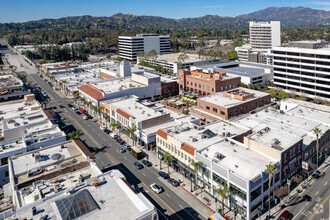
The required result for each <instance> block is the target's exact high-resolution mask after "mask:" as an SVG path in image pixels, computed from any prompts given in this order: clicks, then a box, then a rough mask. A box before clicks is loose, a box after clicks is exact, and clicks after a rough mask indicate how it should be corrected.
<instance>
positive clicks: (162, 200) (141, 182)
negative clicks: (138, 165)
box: [141, 181, 183, 220]
mask: <svg viewBox="0 0 330 220" xmlns="http://www.w3.org/2000/svg"><path fill="white" fill-rule="evenodd" d="M141 183H142V184H143V185H144V186H145V187H147V189H149V190H150V192H151V193H153V194H154V195H155V196H156V197H157V198H158V199H159V200H160V201H162V202H163V203H164V204H165V205H166V206H167V208H169V210H171V211H172V213H173V214H174V215H176V216H177V217H178V218H179V219H181V220H183V219H182V218H181V217H180V216H178V214H176V212H175V211H174V210H173V209H172V208H171V207H170V206H169V205H167V203H166V202H164V200H162V199H161V198H160V197H159V196H158V195H157V194H156V193H155V192H154V191H152V190H151V189H150V187H149V186H147V185H146V184H145V183H144V182H142V181H141Z"/></svg>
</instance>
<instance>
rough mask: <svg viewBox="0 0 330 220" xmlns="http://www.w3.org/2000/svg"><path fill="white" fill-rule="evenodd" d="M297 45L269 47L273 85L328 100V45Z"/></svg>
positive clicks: (329, 58)
mask: <svg viewBox="0 0 330 220" xmlns="http://www.w3.org/2000/svg"><path fill="white" fill-rule="evenodd" d="M306 43H307V44H311V42H306ZM314 43H315V44H317V43H318V42H314ZM296 45H298V44H296ZM301 47H303V46H301ZM301 47H300V48H297V47H275V48H274V49H273V51H272V54H271V55H272V56H273V60H274V84H275V86H277V87H281V88H283V89H285V91H286V92H291V93H296V94H297V95H299V96H305V97H310V98H315V97H317V98H322V99H326V100H328V101H330V48H329V47H323V48H318V49H306V48H301ZM316 48H317V47H316Z"/></svg>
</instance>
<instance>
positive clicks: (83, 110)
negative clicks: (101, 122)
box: [79, 108, 87, 113]
mask: <svg viewBox="0 0 330 220" xmlns="http://www.w3.org/2000/svg"><path fill="white" fill-rule="evenodd" d="M79 111H80V112H81V113H87V111H86V110H85V109H83V108H81V109H80V110H79Z"/></svg>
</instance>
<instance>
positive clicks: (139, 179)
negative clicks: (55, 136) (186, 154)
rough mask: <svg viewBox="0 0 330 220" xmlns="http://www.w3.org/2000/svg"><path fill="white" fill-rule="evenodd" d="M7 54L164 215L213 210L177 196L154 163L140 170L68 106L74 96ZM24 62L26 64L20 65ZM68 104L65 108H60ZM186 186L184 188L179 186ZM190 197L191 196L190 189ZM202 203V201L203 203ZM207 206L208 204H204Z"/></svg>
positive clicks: (109, 165)
mask: <svg viewBox="0 0 330 220" xmlns="http://www.w3.org/2000/svg"><path fill="white" fill-rule="evenodd" d="M4 54H5V56H6V58H7V59H8V61H9V62H10V65H15V66H17V72H19V73H24V72H25V73H27V81H31V82H34V83H36V84H37V85H38V86H40V87H41V88H42V90H43V91H45V92H46V93H47V94H48V96H49V97H50V102H49V104H48V105H47V107H53V106H57V109H59V110H60V112H59V113H60V116H61V117H62V119H64V120H65V123H66V125H67V126H69V127H70V126H73V127H74V128H75V129H79V130H81V131H82V132H83V133H84V135H83V136H82V137H81V140H82V141H83V142H84V143H85V144H86V145H87V146H88V147H89V149H90V150H91V151H92V152H93V153H94V154H95V156H96V158H97V159H96V163H97V165H98V166H99V167H100V168H101V169H102V170H105V171H106V170H109V169H119V170H120V171H121V172H123V174H124V175H125V176H126V179H127V181H128V182H129V183H130V184H132V185H134V186H135V187H137V188H138V190H140V191H142V192H143V193H144V194H145V195H146V196H147V198H149V199H150V201H152V202H153V204H154V205H155V206H156V207H157V209H158V210H159V212H160V218H161V219H206V218H207V217H208V215H211V214H212V212H210V210H207V212H208V215H201V214H200V213H198V212H197V211H196V210H194V208H192V207H191V206H190V205H188V204H187V203H186V202H185V201H184V198H181V197H180V196H178V195H177V194H176V193H175V192H174V191H173V190H171V188H172V187H173V186H171V185H170V184H169V183H167V182H165V183H164V182H161V181H160V178H161V177H159V176H158V174H157V170H156V169H155V168H153V167H146V166H144V168H143V169H141V170H137V169H136V168H135V167H134V166H133V163H134V162H136V161H137V160H136V159H135V158H134V157H133V156H132V155H130V154H129V153H128V152H126V153H119V152H118V151H117V149H118V148H119V147H120V146H121V145H120V144H119V143H117V142H116V141H115V140H114V139H112V138H111V137H110V136H109V135H108V134H106V133H105V132H104V131H102V130H101V129H100V126H99V124H98V123H96V122H93V121H92V120H84V119H82V116H81V115H77V114H76V113H75V112H74V111H73V110H72V109H70V108H69V107H67V106H66V104H68V103H73V100H72V99H70V98H66V97H65V96H64V95H63V94H61V93H60V92H56V91H55V90H54V89H53V88H52V87H51V86H49V85H48V84H47V83H46V82H45V81H44V80H43V79H42V78H41V77H40V76H39V74H38V73H37V70H36V69H35V68H34V67H32V66H30V64H29V63H27V62H26V61H25V60H24V58H23V56H21V55H17V54H15V53H14V52H13V51H10V50H5V51H4ZM20 64H22V65H23V67H21V66H20ZM59 105H65V108H59V107H58V106H59ZM152 183H157V184H159V185H160V186H161V187H163V189H164V192H162V193H160V194H156V193H155V192H154V191H152V190H151V189H150V187H149V186H150V184H152ZM176 190H183V189H179V188H178V189H176ZM186 194H187V198H188V199H190V195H189V194H188V193H186ZM201 205H202V204H201ZM204 208H205V209H207V208H206V207H204Z"/></svg>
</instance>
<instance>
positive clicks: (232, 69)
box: [197, 61, 272, 77]
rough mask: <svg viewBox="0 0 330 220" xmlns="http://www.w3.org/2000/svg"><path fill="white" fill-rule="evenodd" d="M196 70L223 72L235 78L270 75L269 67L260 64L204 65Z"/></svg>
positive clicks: (229, 63)
mask: <svg viewBox="0 0 330 220" xmlns="http://www.w3.org/2000/svg"><path fill="white" fill-rule="evenodd" d="M197 68H202V69H203V70H205V71H207V70H212V71H219V72H225V73H228V74H232V75H237V76H246V77H257V76H262V75H266V74H270V73H271V69H272V67H271V66H268V65H262V64H250V63H244V62H234V61H232V62H226V63H219V64H214V65H212V64H211V65H205V66H198V67H197Z"/></svg>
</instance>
